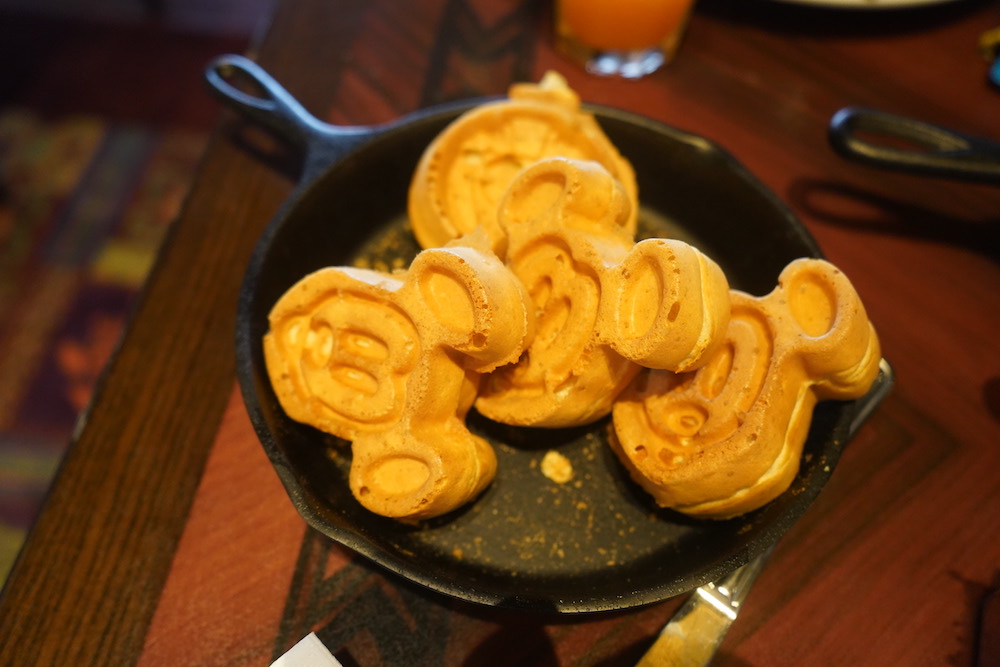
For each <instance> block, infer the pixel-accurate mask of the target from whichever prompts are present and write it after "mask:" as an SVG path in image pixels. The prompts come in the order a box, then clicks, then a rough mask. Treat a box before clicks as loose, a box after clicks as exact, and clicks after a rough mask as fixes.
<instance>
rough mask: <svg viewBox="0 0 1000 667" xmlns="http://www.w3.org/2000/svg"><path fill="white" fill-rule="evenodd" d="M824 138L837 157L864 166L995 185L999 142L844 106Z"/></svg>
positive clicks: (998, 174)
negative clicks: (839, 156) (826, 138)
mask: <svg viewBox="0 0 1000 667" xmlns="http://www.w3.org/2000/svg"><path fill="white" fill-rule="evenodd" d="M828 137H829V140H830V145H831V146H833V148H834V150H836V151H837V153H838V154H840V155H841V156H842V157H845V158H848V159H850V160H855V161H857V162H860V163H863V164H867V165H869V166H873V167H881V168H885V169H894V170H897V171H903V172H908V173H911V174H919V175H923V176H938V177H944V178H951V179H955V180H960V181H968V182H971V183H989V184H993V185H1000V143H998V142H995V141H990V140H989V139H983V138H981V137H973V136H969V135H967V134H962V133H961V132H957V131H955V130H952V129H950V128H947V127H942V126H940V125H934V124H932V123H927V122H925V121H921V120H917V119H915V118H907V117H906V116H898V115H896V114H890V113H886V112H885V111H878V110H876V109H865V108H862V107H845V108H843V109H840V110H839V111H837V113H835V114H834V115H833V116H832V117H831V118H830V126H829V128H828Z"/></svg>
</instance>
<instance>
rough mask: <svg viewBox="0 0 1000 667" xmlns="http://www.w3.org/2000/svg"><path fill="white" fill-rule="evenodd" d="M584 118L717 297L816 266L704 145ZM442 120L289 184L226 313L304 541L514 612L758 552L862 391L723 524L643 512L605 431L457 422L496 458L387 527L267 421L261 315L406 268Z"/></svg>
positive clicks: (800, 504)
mask: <svg viewBox="0 0 1000 667" xmlns="http://www.w3.org/2000/svg"><path fill="white" fill-rule="evenodd" d="M591 110H592V111H594V112H595V113H596V115H597V116H598V119H599V120H600V122H601V124H602V125H603V126H604V128H605V131H606V132H607V133H608V135H609V136H610V138H611V140H612V141H613V142H614V143H615V145H616V146H617V147H618V148H619V150H620V151H621V152H622V153H623V154H624V155H625V156H626V157H627V158H628V159H629V160H630V161H631V162H632V164H633V166H634V167H635V170H636V174H637V177H638V180H639V193H640V200H641V202H642V204H643V212H642V215H641V224H640V236H673V237H678V238H682V239H683V240H686V241H688V242H691V243H694V244H696V245H697V246H698V247H700V248H701V249H702V250H703V251H705V252H707V253H708V254H709V255H710V256H712V257H713V258H714V259H715V260H716V261H717V262H718V263H719V264H720V265H721V266H722V267H723V269H724V270H725V271H726V273H727V276H728V277H729V280H730V283H731V285H732V286H733V287H735V288H739V289H743V290H745V291H748V292H750V293H753V294H764V293H767V292H769V291H770V290H771V289H772V288H773V287H774V285H775V282H776V280H777V276H778V274H779V273H780V271H781V269H782V268H783V267H784V266H785V264H786V263H787V262H789V261H791V260H792V259H794V258H796V257H801V256H819V254H820V253H819V249H818V248H817V247H816V245H815V243H814V241H813V240H812V238H811V237H810V236H809V234H808V233H807V232H806V231H805V230H804V228H803V227H802V226H801V225H800V224H799V223H798V222H797V221H796V220H795V219H794V217H793V216H792V214H791V213H790V212H789V211H788V209H787V208H786V207H785V206H784V205H782V204H781V203H780V202H779V201H778V200H777V199H776V198H775V196H774V195H773V194H772V193H771V192H770V191H768V190H767V189H765V188H764V187H763V186H761V185H760V184H759V183H758V182H757V181H756V179H754V178H753V177H752V176H751V175H749V174H748V173H747V172H746V171H745V170H744V169H743V168H742V167H741V166H740V165H739V164H737V163H736V162H735V160H734V159H733V158H732V157H730V156H729V155H728V154H727V153H725V152H724V151H722V150H721V149H719V148H718V147H716V146H715V145H713V144H711V143H710V142H707V141H705V140H702V139H700V138H697V137H692V136H690V135H687V134H684V133H681V132H677V131H675V130H672V129H670V128H666V127H664V126H661V125H658V124H656V123H653V122H650V121H647V120H644V119H642V118H639V117H635V116H632V115H630V114H626V113H622V112H618V111H614V110H609V109H601V108H597V109H594V108H591ZM456 115H457V112H456V111H454V110H452V111H444V112H440V113H436V114H435V113H429V114H424V115H421V116H417V117H414V118H411V119H410V120H409V121H408V122H405V123H401V124H399V125H397V126H394V127H392V128H390V129H388V130H386V131H384V132H380V133H377V134H375V135H374V136H373V138H372V139H371V140H370V141H368V142H367V143H365V144H364V145H363V146H362V147H361V148H360V149H358V150H355V151H354V152H352V153H350V154H349V155H347V156H346V157H345V158H343V159H341V160H340V161H338V162H336V163H334V164H332V165H331V166H330V167H329V168H327V169H326V170H325V171H323V172H322V173H320V174H319V176H318V177H316V178H315V179H314V180H313V181H312V182H311V183H306V184H303V187H301V188H300V189H299V190H298V191H297V194H295V195H294V196H293V197H292V198H290V200H289V201H288V202H286V204H285V206H284V208H283V209H282V210H281V211H280V212H279V213H278V214H277V216H276V217H275V219H274V220H273V221H272V223H271V225H270V226H269V228H268V230H267V232H266V233H265V235H264V236H263V237H262V239H261V241H260V242H259V245H258V247H257V250H256V253H255V255H254V258H253V260H252V262H251V265H250V267H249V270H248V272H247V278H246V281H245V283H244V286H243V291H242V294H241V299H240V310H239V319H238V328H239V330H238V333H237V357H238V359H237V361H238V373H239V376H240V383H241V386H242V389H243V393H244V399H245V401H246V403H247V406H248V410H249V412H250V416H251V419H252V421H253V423H254V427H255V429H256V430H257V433H258V435H259V437H260V439H261V441H262V444H263V446H264V448H265V450H266V451H267V454H268V456H269V457H270V459H271V461H272V463H273V465H274V467H275V469H276V471H277V472H278V474H279V476H280V478H281V480H282V482H283V484H284V485H285V488H286V490H287V492H288V494H289V496H290V497H291V499H292V501H293V503H294V504H295V506H296V508H297V509H298V510H299V512H300V513H301V514H302V516H303V517H304V518H305V519H306V521H307V522H308V523H309V524H310V525H311V526H313V527H314V528H316V529H317V530H319V531H321V532H322V533H324V534H326V535H328V536H329V537H330V538H332V539H334V540H336V541H338V542H340V543H342V544H344V545H346V546H347V547H349V548H351V549H353V550H355V551H357V552H359V553H361V554H363V555H365V556H367V557H369V558H371V559H372V560H374V561H375V562H377V563H379V564H381V565H382V566H384V567H385V568H387V569H389V570H391V571H393V572H396V573H398V574H400V575H402V576H403V577H405V578H407V579H409V580H412V581H415V582H418V583H421V584H423V585H425V586H428V587H429V588H431V589H433V590H435V591H438V592H441V593H445V594H448V595H452V596H455V597H458V598H461V599H464V600H468V601H472V602H477V603H482V604H486V605H493V606H500V607H506V608H516V609H530V610H538V611H556V612H561V613H567V612H592V611H606V610H614V609H623V608H629V607H633V606H637V605H642V604H648V603H651V602H656V601H659V600H663V599H666V598H669V597H672V596H674V595H678V594H681V593H684V592H686V591H689V590H691V589H693V588H695V587H697V586H699V585H702V584H704V583H707V582H708V581H711V580H714V579H716V578H718V577H720V576H722V575H724V574H726V573H727V572H729V571H731V570H732V569H734V568H735V567H738V566H740V565H742V564H744V563H745V562H747V561H748V560H750V559H751V558H752V557H754V556H756V555H757V554H759V553H761V552H762V551H763V550H765V549H766V548H767V547H769V546H770V545H771V544H773V543H774V542H775V541H776V540H777V539H778V538H779V537H780V536H781V534H783V533H784V532H785V530H787V529H788V527H790V525H791V524H792V523H793V522H794V521H795V520H796V519H797V518H798V517H799V516H800V515H801V514H802V512H803V511H805V509H806V508H807V507H808V505H809V504H810V503H811V502H812V500H813V499H814V498H815V496H816V495H817V494H818V493H819V491H820V489H821V488H822V486H823V485H824V484H825V482H826V480H827V479H828V477H829V475H830V473H831V471H832V469H833V467H834V466H835V464H836V462H837V459H838V458H839V455H840V451H841V447H842V446H843V444H844V443H845V441H846V440H847V439H848V438H849V436H850V435H851V429H852V422H853V421H854V420H855V417H856V416H857V415H858V414H860V413H861V412H863V411H864V410H865V408H866V401H867V402H871V401H873V400H876V399H874V398H871V396H873V395H874V393H877V388H876V390H873V394H872V395H870V397H869V398H866V399H861V400H860V401H854V402H850V403H821V404H820V406H819V408H818V409H817V412H816V414H815V417H814V420H813V427H812V430H811V432H810V436H809V439H808V442H807V444H806V455H805V456H804V457H803V463H802V469H801V471H800V473H799V475H798V477H797V478H796V480H795V482H794V484H793V487H792V489H790V490H789V491H788V492H786V493H785V494H784V495H782V496H781V497H779V498H778V499H776V500H775V501H773V502H772V503H770V504H769V505H767V506H765V507H763V508H761V509H760V510H757V511H755V512H752V513H750V514H747V515H745V516H743V517H739V518H736V519H731V520H728V521H698V520H694V519H690V518H687V517H684V516H682V515H680V514H676V513H673V512H670V511H666V510H660V509H658V508H656V506H655V505H654V504H653V503H652V501H651V500H650V499H649V498H648V497H647V496H646V495H645V494H644V493H643V492H642V491H641V490H640V489H638V487H637V486H635V485H634V484H633V483H632V482H631V481H630V480H629V479H628V475H627V473H626V472H625V471H624V469H623V468H622V467H621V466H620V464H619V463H618V461H617V459H616V458H615V456H614V454H613V453H612V452H611V451H610V449H609V448H608V447H607V446H606V439H607V438H606V434H607V429H608V428H609V424H610V421H609V420H608V419H605V420H602V421H600V422H598V423H596V424H594V425H591V426H588V427H581V428H578V429H558V430H542V429H521V428H513V427H506V426H502V425H498V424H495V423H492V422H489V421H488V420H486V419H485V418H482V417H481V416H478V415H477V414H476V413H475V411H473V412H472V413H470V416H469V420H468V421H469V425H470V428H471V429H472V430H473V431H474V432H476V433H478V434H480V435H482V436H483V437H485V438H487V439H488V440H489V441H490V442H492V443H493V445H494V447H495V449H496V451H497V456H498V460H499V467H498V474H497V478H496V480H495V481H494V482H493V484H492V485H491V486H490V487H489V488H488V489H487V491H486V492H485V493H484V494H483V495H482V496H480V497H479V498H478V499H477V500H476V501H475V502H473V503H472V504H471V505H469V506H468V507H466V508H464V509H462V510H459V511H457V512H454V513H452V514H450V515H447V516H445V517H439V518H437V519H434V520H431V521H425V522H422V523H420V524H419V525H407V524H402V523H399V522H396V521H393V520H391V519H386V518H383V517H380V516H377V515H374V514H372V513H370V512H368V511H367V510H365V509H364V508H362V507H361V506H360V505H359V504H358V502H357V501H356V500H355V499H354V498H353V496H352V495H351V492H350V489H349V487H348V482H347V478H348V471H349V467H350V445H349V443H346V442H343V441H340V440H338V439H336V438H333V437H332V436H328V435H325V434H322V433H320V432H319V431H316V430H314V429H312V428H311V427H308V426H304V425H301V424H298V423H295V422H293V421H291V420H289V419H288V418H287V417H286V416H285V415H284V413H283V412H282V410H281V408H280V406H279V405H278V403H277V400H276V398H275V396H274V393H273V392H272V390H271V388H270V384H269V381H268V378H267V374H266V370H265V367H264V361H263V352H262V349H261V345H260V341H261V338H262V336H263V335H264V333H265V332H266V329H267V314H268V311H269V310H270V308H271V306H272V305H273V304H274V303H275V301H277V299H278V298H279V297H280V296H281V294H282V293H283V292H284V291H285V290H286V289H288V288H289V287H290V286H291V285H292V284H293V283H295V282H296V281H297V280H299V279H300V278H301V277H303V276H304V275H305V274H307V273H309V272H310V271H313V270H315V269H318V268H320V267H323V266H333V265H361V266H370V267H374V268H380V269H392V268H405V267H406V266H408V264H409V261H410V259H411V258H412V257H413V256H414V255H415V254H416V252H418V250H419V247H418V246H417V244H416V242H415V240H414V239H413V238H412V236H411V234H410V233H409V230H408V227H407V223H406V215H405V211H406V194H407V188H408V186H409V182H410V177H411V175H412V173H413V169H414V167H415V165H416V163H417V160H418V159H419V157H420V154H421V153H422V152H423V150H424V148H425V147H426V146H427V144H428V143H429V142H430V141H431V139H432V138H433V137H434V136H436V134H437V133H438V132H440V131H441V130H442V129H443V128H444V127H445V125H446V124H447V123H448V122H449V121H450V120H452V119H453V118H454V117H455V116H456ZM882 381H883V380H882V379H880V381H879V382H882ZM855 426H856V425H855ZM550 449H558V451H560V452H561V453H562V454H564V455H565V456H566V457H567V458H569V460H570V462H571V463H572V466H573V469H574V472H575V477H574V480H573V481H571V482H570V483H567V484H564V485H559V484H556V483H554V482H552V481H550V480H548V479H546V478H545V477H544V476H543V475H542V473H541V472H540V469H539V463H540V461H541V458H542V456H543V455H544V453H545V452H546V451H548V450H550Z"/></svg>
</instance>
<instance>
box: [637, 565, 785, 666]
mask: <svg viewBox="0 0 1000 667" xmlns="http://www.w3.org/2000/svg"><path fill="white" fill-rule="evenodd" d="M772 550H773V547H772V548H771V549H768V550H767V551H765V552H764V553H762V554H761V555H759V556H757V557H756V558H754V559H753V560H752V561H750V562H749V563H747V564H746V565H743V566H742V567H738V568H736V569H735V570H733V571H732V572H730V573H729V574H727V575H726V576H725V577H723V578H722V579H719V580H718V581H714V582H710V583H708V584H705V585H704V586H699V587H698V588H696V589H695V591H694V592H693V593H691V597H689V598H688V599H687V602H685V603H684V605H683V606H681V608H680V609H678V610H677V612H676V613H675V614H674V615H673V617H672V618H671V619H670V622H669V623H667V625H665V626H664V627H663V630H661V631H660V634H659V636H658V637H657V639H656V641H655V642H653V645H652V646H650V647H649V650H648V651H646V654H645V655H643V656H642V658H641V659H640V660H639V662H638V663H636V667H704V665H708V664H709V663H710V662H711V661H712V658H713V657H715V652H716V651H717V650H718V648H719V646H720V645H721V644H722V640H723V639H724V638H725V636H726V633H727V632H728V631H729V628H730V626H732V624H733V621H735V620H736V615H737V614H738V613H739V611H740V605H741V604H743V600H745V599H746V596H747V594H748V593H749V592H750V588H751V587H752V586H753V583H754V581H756V580H757V575H759V574H760V572H761V570H763V569H764V563H765V562H766V561H767V558H768V556H770V555H771V551H772Z"/></svg>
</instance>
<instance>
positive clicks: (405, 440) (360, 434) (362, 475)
mask: <svg viewBox="0 0 1000 667" xmlns="http://www.w3.org/2000/svg"><path fill="white" fill-rule="evenodd" d="M526 303H527V296H526V294H525V293H524V290H523V287H522V286H521V284H520V283H519V282H518V281H517V280H516V279H515V278H514V276H513V275H512V274H511V273H510V271H509V270H507V268H506V267H505V266H504V265H503V264H502V263H501V262H500V261H499V259H497V257H496V256H495V255H493V253H492V252H490V251H489V250H488V248H487V243H486V239H485V237H484V236H482V235H476V236H474V238H465V239H461V240H460V241H458V242H455V243H453V244H450V245H449V246H448V247H446V248H440V249H432V250H425V251H423V252H421V253H420V254H419V255H418V256H417V257H416V259H414V261H413V263H412V264H411V266H410V268H409V270H408V271H407V272H405V273H396V274H392V275H389V274H384V273H380V272H376V271H371V270H367V269H356V268H333V267H331V268H325V269H321V270H319V271H316V272H314V273H312V274H310V275H308V276H306V277H305V278H303V279H302V280H301V281H299V282H298V283H296V284H295V285H294V286H293V287H292V288H291V289H289V290H288V291H287V292H286V293H285V294H284V295H283V296H282V298H281V299H280V300H279V301H278V302H277V303H276V304H275V306H274V308H273V309H272V311H271V313H270V316H269V318H270V327H271V329H270V331H269V333H268V334H267V335H266V336H265V338H264V351H265V358H266V362H267V369H268V374H269V376H270V378H271V382H272V385H273V387H274V389H275V392H276V394H277V396H278V399H279V401H280V402H281V405H282V407H283V408H284V409H285V411H286V412H287V414H288V415H289V417H291V418H292V419H295V420H297V421H300V422H304V423H306V424H310V425H312V426H315V427H316V428H319V429H321V430H323V431H326V432H329V433H332V434H334V435H336V436H339V437H341V438H344V439H346V440H350V441H352V445H351V449H352V453H353V458H352V463H351V473H350V485H351V491H352V493H353V494H354V495H355V497H356V498H357V499H358V500H359V501H360V502H361V504H362V505H364V506H365V507H367V508H368V509H369V510H371V511H373V512H375V513H377V514H381V515H384V516H389V517H394V518H398V519H419V518H427V517H432V516H437V515H440V514H444V513H446V512H448V511H451V510H453V509H455V508H457V507H459V506H461V505H462V504H464V503H466V502H467V501H470V500H471V499H473V498H474V497H475V496H477V495H478V494H479V493H480V492H481V491H482V490H483V489H484V488H485V487H486V486H487V485H488V484H489V483H490V481H491V480H492V479H493V477H494V475H495V472H496V457H495V454H494V452H493V450H492V448H491V447H490V446H489V445H488V444H487V443H486V441H484V440H482V439H480V438H478V437H476V436H474V435H473V434H472V433H470V432H469V430H468V429H467V428H466V426H465V421H464V420H465V416H466V413H467V412H468V410H469V408H470V407H471V406H472V403H473V401H474V399H475V396H476V391H477V388H478V384H479V379H480V374H481V373H486V372H489V371H491V370H493V369H494V368H496V367H497V366H499V365H502V364H506V363H509V362H511V361H514V360H516V359H517V358H518V356H519V355H520V354H521V351H522V349H523V346H524V345H525V343H526V341H527V340H528V339H529V338H530V336H531V334H532V320H531V319H530V318H529V317H528V312H527V310H526V306H525V304H526Z"/></svg>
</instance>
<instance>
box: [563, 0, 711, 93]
mask: <svg viewBox="0 0 1000 667" xmlns="http://www.w3.org/2000/svg"><path fill="white" fill-rule="evenodd" d="M693 5H694V0H556V33H557V34H556V39H557V43H558V46H559V48H560V50H561V51H562V52H563V53H566V54H568V55H570V56H571V57H573V58H575V59H576V60H582V61H587V60H591V59H594V58H598V57H600V58H603V59H604V61H608V59H609V58H610V59H613V58H619V59H621V60H622V61H623V62H625V61H629V62H631V63H632V66H633V69H635V68H636V67H639V65H638V64H637V63H638V61H639V60H640V59H642V58H645V59H646V60H648V61H649V63H651V64H649V65H648V67H647V68H646V69H648V70H649V71H652V69H655V68H656V67H658V66H659V65H660V64H662V63H663V62H666V61H669V60H670V58H672V57H673V55H674V51H675V50H676V48H677V44H678V42H679V41H680V38H681V36H682V35H683V33H684V28H685V24H686V23H687V17H688V14H690V12H691V7H692V6H693ZM587 68H588V69H589V70H591V71H593V72H595V73H600V74H622V72H617V71H610V70H608V71H604V70H606V69H607V67H605V66H593V67H592V66H591V65H590V64H589V63H588V67H587ZM648 73H649V72H648V71H642V72H641V73H640V74H639V75H642V74H648ZM622 75H623V76H628V74H622Z"/></svg>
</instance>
